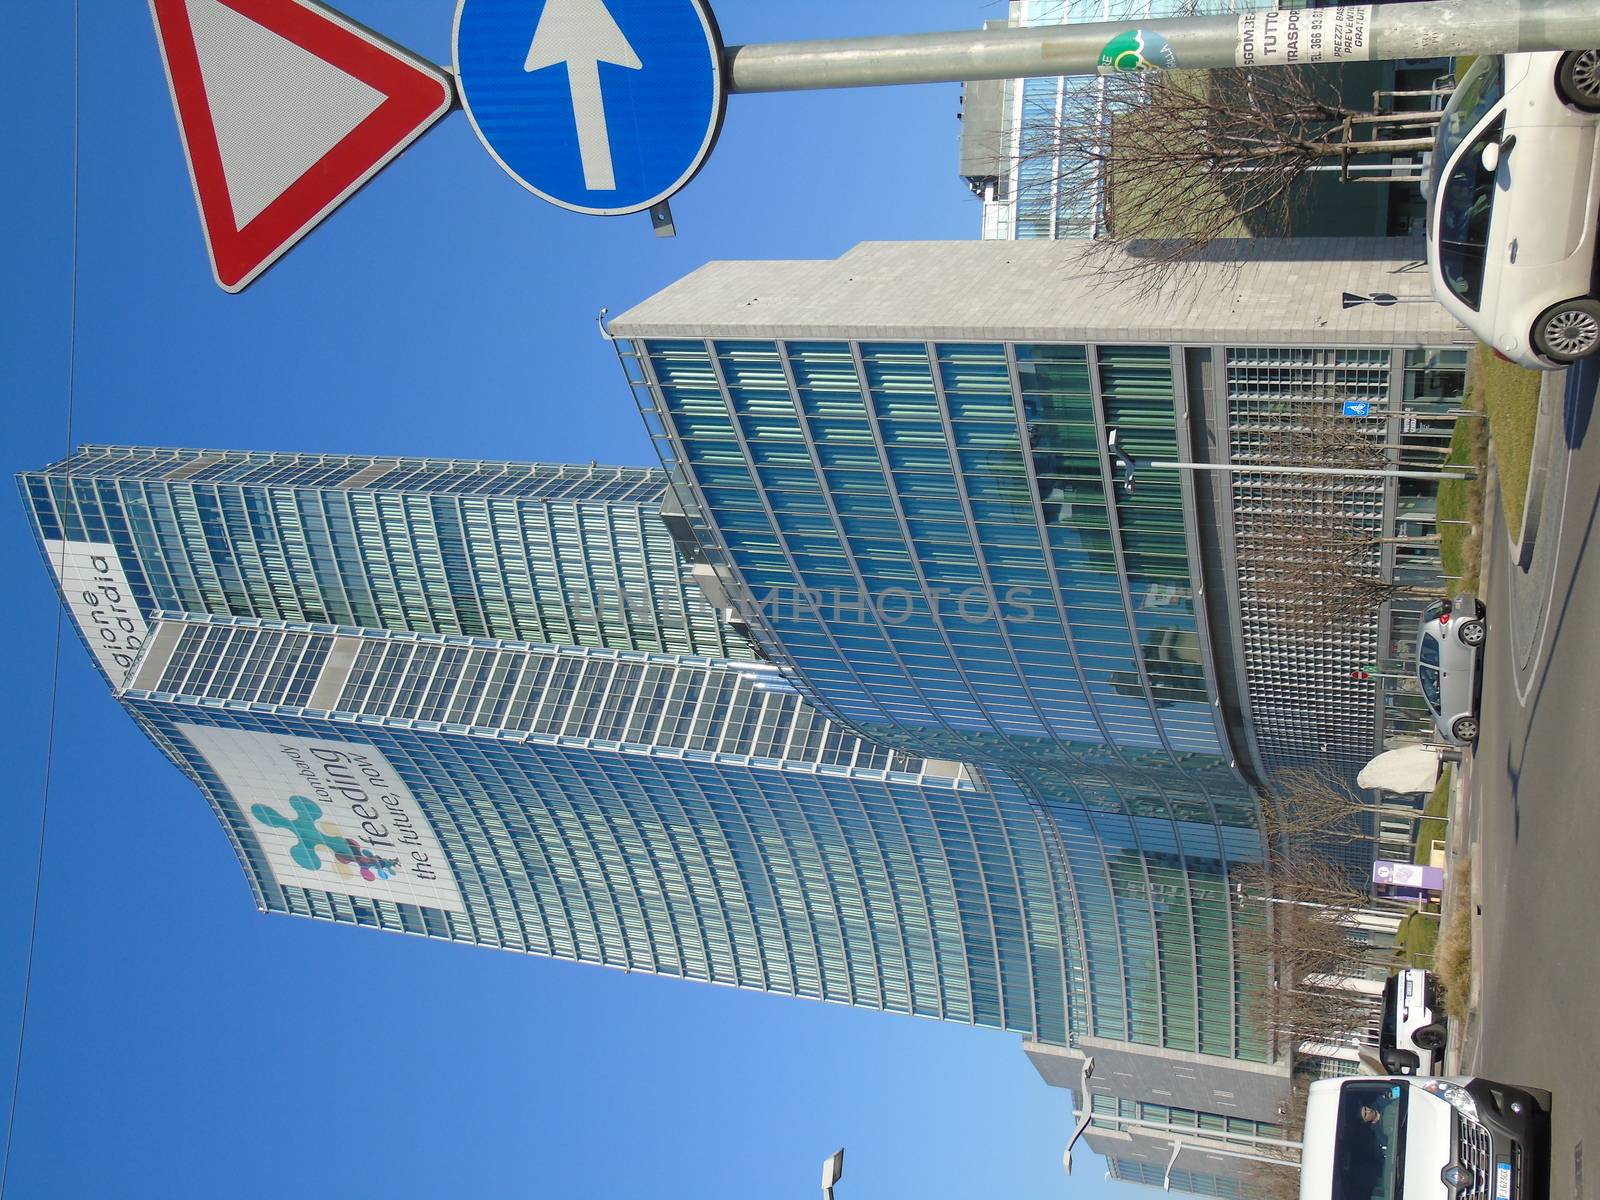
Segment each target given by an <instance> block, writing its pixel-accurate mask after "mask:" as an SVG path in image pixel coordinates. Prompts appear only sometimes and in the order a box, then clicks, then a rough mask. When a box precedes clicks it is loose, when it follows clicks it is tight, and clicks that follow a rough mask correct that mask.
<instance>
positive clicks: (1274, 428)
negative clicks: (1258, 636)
mask: <svg viewBox="0 0 1600 1200" xmlns="http://www.w3.org/2000/svg"><path fill="white" fill-rule="evenodd" d="M1348 398H1349V397H1346V396H1343V395H1337V394H1314V395H1309V396H1296V397H1292V398H1285V399H1284V400H1283V401H1282V402H1281V404H1280V405H1279V406H1277V409H1276V411H1274V412H1269V413H1268V414H1266V415H1265V416H1258V417H1256V418H1255V421H1254V424H1253V427H1252V428H1251V429H1250V430H1248V433H1249V435H1250V440H1251V442H1252V443H1253V444H1251V445H1250V446H1249V448H1248V449H1246V450H1245V451H1243V452H1240V453H1236V455H1235V463H1236V464H1238V465H1239V466H1241V467H1246V466H1247V464H1248V463H1250V462H1258V463H1260V464H1262V465H1263V466H1312V467H1326V468H1334V469H1336V470H1337V469H1341V468H1342V469H1348V470H1352V471H1356V470H1359V471H1374V470H1385V469H1387V468H1389V467H1392V466H1394V465H1395V460H1396V459H1397V458H1398V453H1399V448H1398V447H1396V446H1392V445H1390V444H1389V443H1387V442H1385V441H1384V439H1383V436H1382V434H1381V432H1379V430H1378V429H1377V428H1375V427H1374V426H1373V425H1372V424H1370V423H1368V422H1363V421H1359V420H1355V419H1351V418H1348V417H1345V416H1344V415H1343V407H1344V402H1345V400H1346V399H1348ZM1379 486H1380V485H1379V484H1378V483H1376V482H1374V481H1373V479H1372V478H1371V477H1365V476H1358V475H1350V476H1340V475H1337V474H1335V475H1293V476H1273V475H1264V476H1262V477H1261V482H1260V484H1259V490H1260V491H1262V492H1263V493H1264V497H1263V498H1260V499H1251V500H1247V501H1245V502H1244V503H1242V504H1241V505H1240V508H1239V518H1238V520H1237V521H1236V529H1235V538H1236V541H1237V543H1238V552H1239V561H1240V568H1241V577H1242V579H1243V580H1244V584H1245V588H1246V592H1247V595H1248V596H1249V597H1250V598H1252V599H1256V600H1260V601H1263V602H1266V603H1268V604H1271V605H1272V606H1273V607H1274V608H1275V609H1276V610H1277V611H1278V612H1279V613H1280V615H1281V619H1282V620H1284V621H1285V622H1286V623H1289V624H1296V625H1300V626H1303V627H1314V626H1316V625H1319V624H1326V623H1328V622H1330V621H1331V622H1336V623H1337V622H1341V621H1353V620H1359V619H1362V618H1364V617H1365V616H1366V615H1367V614H1369V613H1370V612H1371V611H1372V610H1373V609H1375V608H1377V607H1379V606H1380V605H1382V604H1384V603H1386V602H1388V601H1391V600H1395V599H1400V598H1404V597H1420V596H1427V595H1432V594H1433V589H1432V588H1428V587H1419V586H1417V585H1414V584H1408V583H1404V582H1398V581H1396V580H1394V579H1392V578H1389V577H1388V576H1387V575H1386V574H1385V571H1384V561H1383V553H1382V548H1383V547H1384V545H1386V544H1400V543H1415V542H1419V541H1427V540H1429V539H1417V538H1402V537H1397V536H1391V535H1389V534H1387V533H1386V532H1385V530H1384V529H1383V528H1382V527H1381V526H1379V525H1377V524H1375V520H1374V519H1361V518H1359V517H1357V516H1355V515H1353V514H1354V513H1356V512H1358V511H1359V510H1360V507H1361V506H1360V505H1359V504H1358V503H1356V501H1357V500H1358V498H1359V497H1360V496H1361V495H1362V494H1363V493H1365V492H1370V491H1373V490H1375V489H1376V488H1377V487H1379Z"/></svg>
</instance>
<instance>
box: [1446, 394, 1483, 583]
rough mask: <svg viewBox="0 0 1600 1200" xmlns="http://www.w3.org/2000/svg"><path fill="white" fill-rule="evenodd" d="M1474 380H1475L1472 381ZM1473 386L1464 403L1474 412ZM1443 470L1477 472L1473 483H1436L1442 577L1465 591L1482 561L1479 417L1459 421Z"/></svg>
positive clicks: (1459, 481)
mask: <svg viewBox="0 0 1600 1200" xmlns="http://www.w3.org/2000/svg"><path fill="white" fill-rule="evenodd" d="M1474 378H1475V377H1474ZM1474 399H1475V397H1474V395H1473V389H1472V385H1469V386H1468V393H1467V403H1468V404H1469V405H1470V406H1472V407H1474V408H1476V407H1478V406H1477V404H1475V403H1474ZM1444 461H1445V466H1447V467H1449V466H1466V465H1470V466H1474V467H1476V468H1477V469H1478V471H1479V472H1480V474H1479V477H1478V478H1476V479H1443V480H1440V481H1439V498H1438V501H1437V505H1436V515H1437V517H1438V521H1439V560H1440V562H1441V563H1443V564H1444V573H1445V574H1446V575H1447V576H1449V577H1450V578H1452V579H1458V580H1460V581H1461V586H1462V587H1465V588H1475V587H1477V584H1478V568H1479V564H1480V561H1481V558H1482V551H1481V546H1482V538H1481V536H1480V531H1481V530H1482V528H1483V479H1482V474H1481V472H1482V471H1483V468H1484V465H1485V464H1486V463H1487V462H1488V461H1489V431H1488V430H1487V429H1485V428H1484V427H1483V421H1482V420H1481V419H1480V418H1478V417H1461V418H1459V419H1458V420H1457V421H1456V426H1455V430H1454V432H1452V433H1451V435H1450V453H1449V454H1448V455H1447V456H1446V457H1445V460H1444Z"/></svg>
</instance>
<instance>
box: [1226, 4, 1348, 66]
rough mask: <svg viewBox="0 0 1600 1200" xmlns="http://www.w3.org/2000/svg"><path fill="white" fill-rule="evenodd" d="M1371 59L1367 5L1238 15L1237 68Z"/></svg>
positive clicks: (1280, 10) (1234, 55)
mask: <svg viewBox="0 0 1600 1200" xmlns="http://www.w3.org/2000/svg"><path fill="white" fill-rule="evenodd" d="M1371 57H1372V6H1371V5H1370V4H1361V5H1352V6H1350V7H1346V8H1279V9H1271V10H1268V11H1264V12H1248V13H1242V14H1240V16H1239V44H1238V46H1237V47H1236V48H1235V49H1234V52H1233V61H1234V64H1235V65H1236V66H1241V67H1265V66H1279V67H1281V66H1299V65H1303V64H1305V63H1319V62H1353V61H1357V60H1362V59H1368V58H1371Z"/></svg>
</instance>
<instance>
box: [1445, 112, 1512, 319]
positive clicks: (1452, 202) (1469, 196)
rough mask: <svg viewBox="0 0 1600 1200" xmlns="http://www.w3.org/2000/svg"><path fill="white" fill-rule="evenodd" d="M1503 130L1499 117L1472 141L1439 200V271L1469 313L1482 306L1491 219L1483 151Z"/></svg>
mask: <svg viewBox="0 0 1600 1200" xmlns="http://www.w3.org/2000/svg"><path fill="white" fill-rule="evenodd" d="M1504 129H1505V121H1504V119H1501V120H1498V121H1495V122H1494V123H1493V124H1492V125H1490V126H1489V128H1488V129H1486V130H1484V132H1483V133H1482V134H1481V135H1479V136H1478V137H1477V138H1475V139H1473V142H1472V145H1471V146H1470V147H1468V149H1467V152H1466V153H1465V154H1463V155H1462V156H1461V157H1460V159H1458V160H1457V162H1456V165H1455V167H1454V169H1452V170H1451V172H1450V177H1449V178H1448V179H1446V180H1445V183H1444V193H1443V195H1441V196H1440V197H1439V213H1438V221H1439V224H1438V238H1439V243H1438V244H1439V258H1438V262H1439V273H1440V274H1441V275H1442V276H1443V277H1444V282H1445V286H1447V287H1448V288H1449V289H1450V291H1451V292H1452V293H1454V294H1455V296H1456V297H1457V298H1458V299H1460V300H1461V302H1462V303H1463V304H1466V305H1467V306H1469V307H1470V308H1473V309H1476V308H1477V307H1478V306H1479V305H1480V304H1481V303H1482V302H1483V272H1484V263H1485V259H1486V256H1487V253H1488V249H1489V221H1490V218H1491V217H1493V215H1494V193H1495V172H1494V171H1486V170H1484V166H1483V149H1484V147H1485V146H1488V145H1490V144H1491V143H1495V142H1498V141H1499V140H1500V134H1501V131H1502V130H1504Z"/></svg>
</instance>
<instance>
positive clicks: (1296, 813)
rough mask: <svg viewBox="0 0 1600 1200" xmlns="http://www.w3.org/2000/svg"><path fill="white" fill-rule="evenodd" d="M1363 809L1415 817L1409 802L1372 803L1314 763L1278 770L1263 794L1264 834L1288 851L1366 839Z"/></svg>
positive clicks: (1270, 841) (1341, 844) (1274, 845)
mask: <svg viewBox="0 0 1600 1200" xmlns="http://www.w3.org/2000/svg"><path fill="white" fill-rule="evenodd" d="M1363 813H1389V814H1395V815H1402V816H1406V817H1410V818H1414V817H1416V816H1417V812H1416V810H1415V809H1414V808H1412V807H1410V806H1407V805H1392V804H1368V803H1367V802H1366V801H1365V800H1363V799H1362V797H1361V795H1360V794H1359V793H1358V792H1356V791H1355V790H1353V789H1352V788H1351V787H1350V785H1349V784H1348V783H1346V782H1345V781H1344V779H1343V778H1341V777H1340V776H1338V775H1336V774H1334V773H1332V772H1331V771H1327V770H1319V769H1316V768H1313V767H1285V768H1284V769H1283V770H1281V771H1278V772H1276V773H1275V774H1274V775H1273V776H1272V790H1271V791H1269V792H1266V793H1264V794H1263V795H1262V797H1261V814H1262V826H1263V830H1262V832H1263V834H1264V835H1265V837H1266V839H1267V841H1268V844H1270V845H1271V846H1273V847H1274V848H1279V847H1282V848H1286V849H1287V851H1288V852H1289V853H1290V854H1296V853H1303V852H1311V851H1313V850H1314V849H1315V848H1318V847H1322V848H1328V847H1334V846H1345V845H1355V844H1358V843H1363V842H1366V841H1368V840H1369V837H1370V835H1368V834H1367V833H1365V832H1363V831H1362V828H1361V814H1363Z"/></svg>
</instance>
